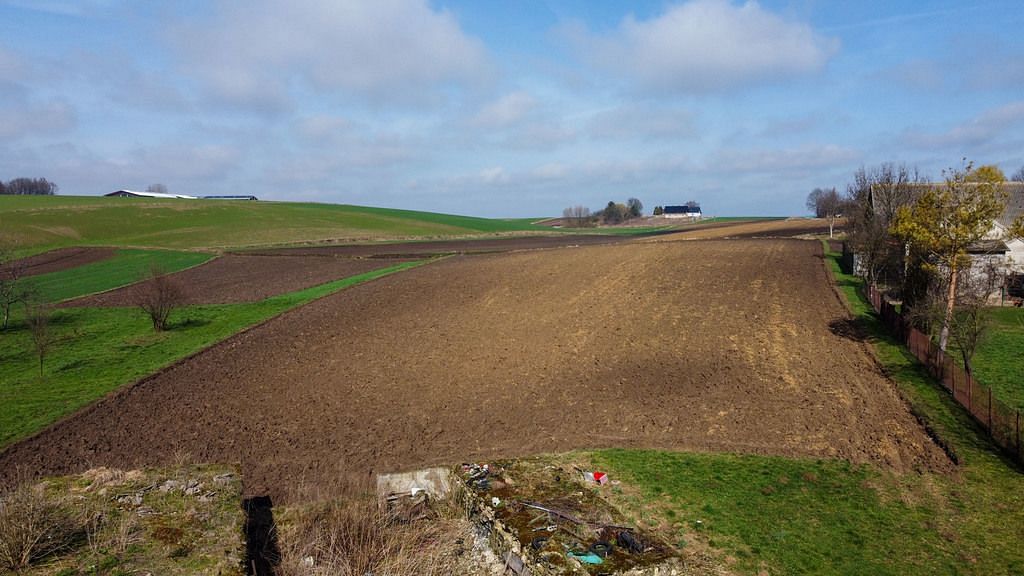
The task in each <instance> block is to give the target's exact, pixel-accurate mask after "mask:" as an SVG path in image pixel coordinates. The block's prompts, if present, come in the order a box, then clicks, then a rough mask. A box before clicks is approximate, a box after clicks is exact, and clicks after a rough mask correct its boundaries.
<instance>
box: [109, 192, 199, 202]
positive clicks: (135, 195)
mask: <svg viewBox="0 0 1024 576" xmlns="http://www.w3.org/2000/svg"><path fill="white" fill-rule="evenodd" d="M106 196H117V197H120V198H187V199H189V200H196V199H198V198H199V197H198V196H188V195H186V194H165V193H163V192H136V191H135V190H118V191H117V192H111V193H110V194H106Z"/></svg>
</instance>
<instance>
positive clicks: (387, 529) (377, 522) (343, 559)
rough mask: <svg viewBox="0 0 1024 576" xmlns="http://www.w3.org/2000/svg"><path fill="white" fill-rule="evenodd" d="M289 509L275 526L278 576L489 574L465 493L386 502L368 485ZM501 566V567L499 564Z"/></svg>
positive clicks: (439, 575) (281, 515) (440, 575)
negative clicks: (462, 497) (477, 544)
mask: <svg viewBox="0 0 1024 576" xmlns="http://www.w3.org/2000/svg"><path fill="white" fill-rule="evenodd" d="M346 491H347V492H348V494H347V495H346V496H345V497H343V498H340V499H335V500H330V501H322V502H317V503H312V504H307V505H303V506H295V507H292V508H289V509H287V510H284V511H283V512H282V513H281V514H280V517H279V518H278V519H277V522H276V526H275V530H276V534H275V536H276V539H277V545H278V546H279V547H280V562H279V565H278V566H277V569H276V573H277V574H278V575H280V576H321V575H323V576H327V575H330V576H350V575H351V576H364V575H365V574H374V575H375V576H398V575H405V574H417V575H425V576H431V575H437V576H442V575H447V574H486V573H488V572H487V568H486V567H485V566H483V565H482V561H481V560H480V558H479V556H480V552H479V550H474V541H473V540H474V538H473V532H472V524H471V523H470V522H469V520H468V519H467V514H466V511H465V510H464V509H462V508H461V507H460V505H459V504H458V502H459V501H460V498H459V497H458V496H457V495H450V496H449V497H447V498H444V499H433V500H427V499H422V498H421V499H417V500H409V501H405V502H400V503H399V504H398V505H394V504H393V505H390V506H389V505H388V504H386V503H384V502H382V501H380V500H378V499H377V497H376V496H375V495H374V494H373V492H372V491H371V490H369V489H368V488H364V489H355V488H349V489H347V490H346ZM499 568H500V566H499Z"/></svg>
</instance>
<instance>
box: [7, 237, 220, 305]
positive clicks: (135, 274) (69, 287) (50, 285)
mask: <svg viewBox="0 0 1024 576" xmlns="http://www.w3.org/2000/svg"><path fill="white" fill-rule="evenodd" d="M212 257H213V255H212V254H203V253H200V252H175V251H171V250H132V249H124V250H118V251H117V254H115V255H114V257H113V258H110V259H108V260H103V261H100V262H94V263H92V264H86V265H85V266H78V267H76V268H71V269H68V270H61V271H60V272H51V273H50V274H42V275H39V276H31V277H29V278H26V279H25V284H26V286H27V287H28V288H29V289H30V290H32V291H33V293H34V294H35V295H36V296H37V297H39V298H40V299H42V300H44V301H46V302H59V301H61V300H67V299H69V298H76V297H78V296H84V295H86V294H93V293H95V292H103V291H104V290H110V289H113V288H118V287H120V286H125V285H127V284H131V283H133V282H137V281H138V280H140V279H142V278H145V277H146V275H147V274H149V272H150V269H151V268H152V267H157V268H159V269H160V270H162V271H164V272H177V271H178V270H184V269H185V268H190V267H192V266H198V265H199V264H202V263H203V262H206V261H207V260H209V259H210V258H212Z"/></svg>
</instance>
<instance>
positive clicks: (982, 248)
mask: <svg viewBox="0 0 1024 576" xmlns="http://www.w3.org/2000/svg"><path fill="white" fill-rule="evenodd" d="M1009 250H1010V249H1009V248H1008V247H1007V246H1006V243H1005V242H1003V241H1002V240H979V241H977V242H974V243H973V244H971V245H970V246H968V247H967V253H968V254H1006V253H1007V252H1008V251H1009Z"/></svg>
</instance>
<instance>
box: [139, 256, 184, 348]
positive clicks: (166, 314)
mask: <svg viewBox="0 0 1024 576" xmlns="http://www.w3.org/2000/svg"><path fill="white" fill-rule="evenodd" d="M132 296H133V300H134V301H135V305H136V306H138V307H139V308H141V309H142V310H143V311H144V312H145V313H146V314H147V315H148V316H149V319H150V320H151V321H152V322H153V329H154V330H156V331H158V332H161V331H164V330H166V329H167V326H168V322H167V321H168V319H169V318H170V316H171V312H173V311H174V309H175V308H177V307H179V306H181V304H182V301H183V300H184V293H183V292H182V290H181V287H180V286H179V285H178V282H177V281H176V280H174V279H173V278H171V277H170V276H169V275H167V274H166V273H165V272H163V271H162V270H159V269H157V268H153V269H151V270H150V274H149V278H147V279H146V280H144V281H142V282H139V283H138V284H136V285H135V288H134V289H133V294H132Z"/></svg>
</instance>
